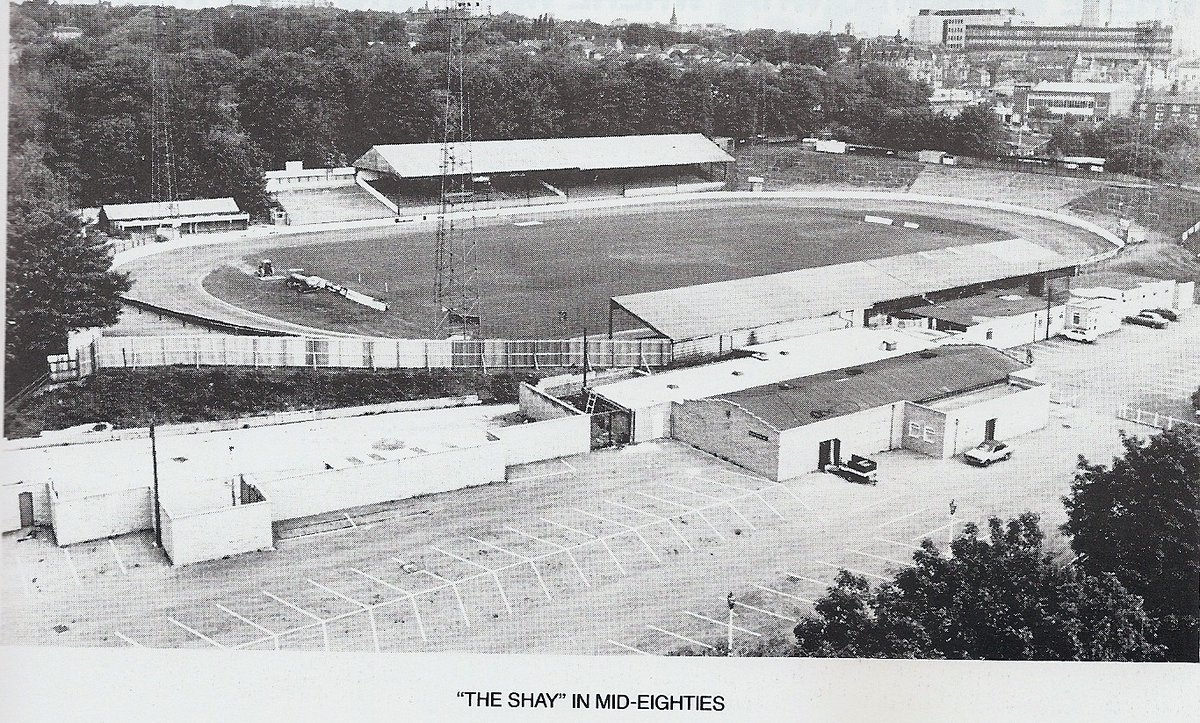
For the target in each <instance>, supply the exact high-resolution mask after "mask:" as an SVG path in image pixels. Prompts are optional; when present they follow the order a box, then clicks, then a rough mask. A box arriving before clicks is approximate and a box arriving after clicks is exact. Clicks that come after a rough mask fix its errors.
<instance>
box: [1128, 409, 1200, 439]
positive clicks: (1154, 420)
mask: <svg viewBox="0 0 1200 723" xmlns="http://www.w3.org/2000/svg"><path fill="white" fill-rule="evenodd" d="M1117 418H1118V419H1124V420H1126V421H1129V422H1136V423H1137V424H1144V425H1146V426H1147V427H1158V428H1159V429H1162V430H1164V431H1167V432H1169V431H1171V430H1172V429H1176V428H1178V427H1183V428H1185V429H1194V430H1200V423H1197V422H1189V421H1187V420H1186V419H1180V418H1178V417H1172V416H1171V415H1169V414H1160V413H1158V412H1147V411H1146V410H1144V409H1135V408H1134V407H1131V406H1129V405H1122V406H1121V407H1120V408H1118V409H1117Z"/></svg>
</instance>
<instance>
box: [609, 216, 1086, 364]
mask: <svg viewBox="0 0 1200 723" xmlns="http://www.w3.org/2000/svg"><path fill="white" fill-rule="evenodd" d="M1079 261H1080V260H1072V259H1069V258H1067V257H1065V256H1062V255H1060V254H1058V253H1055V252H1053V251H1050V250H1049V249H1046V248H1044V247H1042V246H1039V245H1037V244H1035V243H1032V242H1030V241H1026V240H1024V239H1009V240H1007V241H992V242H989V243H978V244H971V245H967V246H954V247H950V248H943V249H938V250H936V251H920V252H917V253H911V254H903V255H900V256H889V257H887V258H881V259H874V260H871V261H854V262H851V263H846V264H835V265H831V266H817V267H814V268H808V269H800V270H798V271H786V272H784V273H780V274H770V275H767V276H752V277H750V278H745V279H735V280H733V281H718V282H715V283H710V284H699V285H696V286H685V287H683V288H678V289H667V290H664V291H650V292H644V293H640V294H628V295H625V296H617V297H614V298H613V302H614V303H616V304H617V305H619V306H620V307H621V308H623V309H625V310H626V311H628V312H629V313H630V314H632V315H633V316H635V317H637V318H638V319H640V320H641V321H642V322H643V323H645V324H646V325H647V326H649V327H650V328H652V329H654V330H655V331H657V332H658V333H660V334H662V335H663V336H666V337H668V338H670V339H672V340H674V341H681V340H685V339H699V338H703V337H709V336H714V335H717V334H727V333H729V332H731V331H735V330H740V329H756V328H760V327H763V326H767V325H769V324H777V323H783V322H788V321H794V320H798V319H815V318H818V317H821V316H828V315H831V314H836V313H839V312H842V311H846V310H848V309H866V308H870V307H872V306H874V305H875V304H878V303H881V302H885V301H894V300H897V299H905V298H909V297H913V296H921V295H923V294H928V293H933V292H936V291H942V290H946V289H954V288H958V287H962V286H969V285H971V284H979V283H986V282H991V281H998V280H1001V279H1007V278H1012V277H1015V276H1023V275H1026V274H1033V273H1038V272H1042V271H1050V270H1054V269H1060V268H1065V267H1068V266H1072V265H1074V264H1076V263H1079Z"/></svg>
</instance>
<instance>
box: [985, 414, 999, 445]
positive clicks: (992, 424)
mask: <svg viewBox="0 0 1200 723" xmlns="http://www.w3.org/2000/svg"><path fill="white" fill-rule="evenodd" d="M995 438H996V420H995V419H989V420H987V421H986V422H984V423H983V441H985V442H989V441H991V440H993V439H995Z"/></svg>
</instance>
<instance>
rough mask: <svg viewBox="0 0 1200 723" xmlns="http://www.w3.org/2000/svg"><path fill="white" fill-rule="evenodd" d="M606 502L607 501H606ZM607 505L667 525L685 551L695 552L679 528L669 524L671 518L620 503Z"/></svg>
mask: <svg viewBox="0 0 1200 723" xmlns="http://www.w3.org/2000/svg"><path fill="white" fill-rule="evenodd" d="M606 501H607V500H606ZM608 504H610V505H616V506H617V507H623V508H625V509H627V510H629V511H630V512H640V513H642V514H643V515H649V516H651V517H653V518H654V519H656V520H658V521H659V522H665V523H667V526H668V527H670V528H671V531H672V532H674V533H675V536H676V537H678V538H679V540H680V541H681V542H683V544H684V545H686V546H687V549H688V550H690V551H691V552H695V551H696V548H694V547H692V543H690V542H688V539H687V538H686V537H684V536H683V533H682V532H680V531H679V528H677V527H675V523H673V522H671V518H669V517H663V516H662V515H658V514H655V513H653V512H646V511H645V510H639V509H637V508H636V507H630V506H629V505H623V504H621V503H620V502H611V501H609V502H608Z"/></svg>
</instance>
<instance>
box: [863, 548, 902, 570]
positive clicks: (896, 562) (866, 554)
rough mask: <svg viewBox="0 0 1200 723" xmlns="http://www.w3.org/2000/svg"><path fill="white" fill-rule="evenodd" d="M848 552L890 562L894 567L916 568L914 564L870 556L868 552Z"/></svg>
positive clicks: (879, 556)
mask: <svg viewBox="0 0 1200 723" xmlns="http://www.w3.org/2000/svg"><path fill="white" fill-rule="evenodd" d="M850 552H852V553H854V554H855V555H862V556H863V557H873V558H875V559H876V560H883V561H884V562H890V563H892V564H895V565H904V566H906V567H916V564H914V563H911V562H903V561H901V560H893V559H892V558H890V557H883V556H882V555H872V554H871V553H869V552H860V551H858V550H851V551H850Z"/></svg>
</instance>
